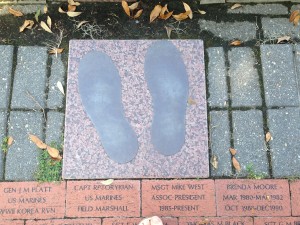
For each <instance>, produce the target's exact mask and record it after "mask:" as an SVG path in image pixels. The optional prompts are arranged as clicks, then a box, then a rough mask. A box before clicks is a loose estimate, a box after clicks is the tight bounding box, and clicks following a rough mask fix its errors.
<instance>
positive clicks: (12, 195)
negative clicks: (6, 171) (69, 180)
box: [0, 182, 65, 219]
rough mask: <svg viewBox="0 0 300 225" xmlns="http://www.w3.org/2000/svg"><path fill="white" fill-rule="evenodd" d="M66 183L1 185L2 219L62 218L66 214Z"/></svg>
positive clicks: (0, 207) (0, 215) (0, 214)
mask: <svg viewBox="0 0 300 225" xmlns="http://www.w3.org/2000/svg"><path fill="white" fill-rule="evenodd" d="M64 196H65V182H61V183H60V184H57V183H43V184H40V183H37V182H5V183H0V199H1V206H0V218H1V219H48V218H53V217H55V218H62V217H64V213H65V197H64Z"/></svg>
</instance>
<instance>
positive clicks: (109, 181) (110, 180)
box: [101, 179, 114, 185]
mask: <svg viewBox="0 0 300 225" xmlns="http://www.w3.org/2000/svg"><path fill="white" fill-rule="evenodd" d="M113 182H114V179H108V180H104V181H101V184H103V185H111V184H112V183H113Z"/></svg>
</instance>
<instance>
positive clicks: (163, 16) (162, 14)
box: [159, 4, 173, 20]
mask: <svg viewBox="0 0 300 225" xmlns="http://www.w3.org/2000/svg"><path fill="white" fill-rule="evenodd" d="M166 12H167V13H166ZM172 14H173V11H172V12H169V10H168V4H165V6H164V7H162V8H161V11H160V13H159V18H160V19H163V20H167V19H169V18H170V16H172Z"/></svg>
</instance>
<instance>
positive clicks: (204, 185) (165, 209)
mask: <svg viewBox="0 0 300 225" xmlns="http://www.w3.org/2000/svg"><path fill="white" fill-rule="evenodd" d="M214 193H215V189H214V181H213V180H202V181H197V180H171V181H167V180H153V181H152V180H143V181H142V215H143V216H145V217H146V216H152V215H157V216H215V215H216V208H215V196H214Z"/></svg>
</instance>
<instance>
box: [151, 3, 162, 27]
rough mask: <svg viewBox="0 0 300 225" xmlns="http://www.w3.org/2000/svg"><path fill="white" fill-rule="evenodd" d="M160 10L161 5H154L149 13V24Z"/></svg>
mask: <svg viewBox="0 0 300 225" xmlns="http://www.w3.org/2000/svg"><path fill="white" fill-rule="evenodd" d="M161 9H162V6H161V5H156V6H155V7H154V9H153V10H152V11H151V13H150V23H152V22H153V21H154V20H155V19H156V18H157V17H158V16H159V14H160V12H161Z"/></svg>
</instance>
